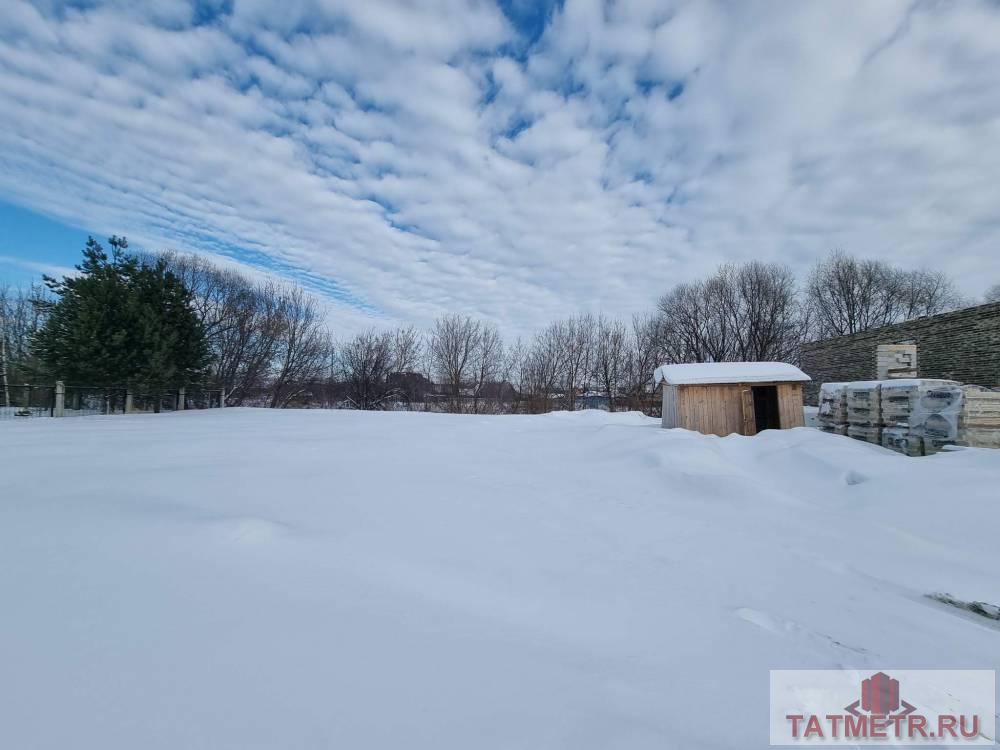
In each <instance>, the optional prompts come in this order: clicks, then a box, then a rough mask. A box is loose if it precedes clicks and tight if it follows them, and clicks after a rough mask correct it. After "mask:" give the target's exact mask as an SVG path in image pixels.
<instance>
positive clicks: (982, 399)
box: [957, 385, 1000, 448]
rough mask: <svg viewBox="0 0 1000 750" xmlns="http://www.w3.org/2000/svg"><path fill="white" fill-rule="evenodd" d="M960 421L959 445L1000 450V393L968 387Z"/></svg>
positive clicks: (978, 387)
mask: <svg viewBox="0 0 1000 750" xmlns="http://www.w3.org/2000/svg"><path fill="white" fill-rule="evenodd" d="M963 390H964V391H965V404H964V405H963V407H962V412H961V414H960V415H959V420H958V433H959V434H958V440H957V443H958V444H959V445H968V446H972V447H976V448H1000V391H991V390H988V389H986V388H981V387H980V386H977V385H967V386H965V388H964V389H963Z"/></svg>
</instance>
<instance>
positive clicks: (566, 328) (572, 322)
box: [559, 315, 595, 411]
mask: <svg viewBox="0 0 1000 750" xmlns="http://www.w3.org/2000/svg"><path fill="white" fill-rule="evenodd" d="M594 327H595V323H594V318H593V316H591V315H577V316H575V317H572V318H570V319H569V320H567V321H566V322H565V324H563V325H562V326H560V329H559V332H560V334H561V335H562V337H563V340H562V352H563V356H562V366H563V372H562V378H561V380H562V383H561V385H562V388H563V391H564V392H565V394H566V408H567V409H569V410H570V411H573V410H574V409H575V408H576V397H577V392H578V391H580V390H581V389H585V388H586V381H587V379H588V377H589V376H590V373H591V358H592V357H593V354H594V335H595V331H594Z"/></svg>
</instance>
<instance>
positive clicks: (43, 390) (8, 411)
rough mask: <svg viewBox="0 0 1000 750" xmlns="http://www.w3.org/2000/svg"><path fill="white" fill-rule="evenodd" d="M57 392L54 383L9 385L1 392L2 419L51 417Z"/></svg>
mask: <svg viewBox="0 0 1000 750" xmlns="http://www.w3.org/2000/svg"><path fill="white" fill-rule="evenodd" d="M55 392H56V389H55V386H53V385H8V386H7V387H6V388H4V389H3V392H0V419H14V418H15V417H51V416H52V415H53V413H54V411H55V403H56V402H55Z"/></svg>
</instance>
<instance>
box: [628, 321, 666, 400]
mask: <svg viewBox="0 0 1000 750" xmlns="http://www.w3.org/2000/svg"><path fill="white" fill-rule="evenodd" d="M629 333H630V335H629V336H628V337H627V338H626V350H625V357H624V358H623V363H622V368H623V371H624V373H625V381H624V383H623V385H624V386H625V389H626V391H627V393H628V395H629V399H630V400H631V402H632V403H631V406H632V408H636V409H645V408H646V407H648V405H649V396H650V394H651V392H652V385H653V371H654V370H655V369H656V368H657V367H658V366H659V365H660V364H662V362H660V360H661V359H662V357H661V353H660V346H659V344H660V341H661V340H662V337H661V335H660V333H659V321H658V320H657V318H656V317H655V316H650V315H636V316H634V317H633V318H632V329H631V331H630V332H629Z"/></svg>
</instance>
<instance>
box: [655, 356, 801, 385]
mask: <svg viewBox="0 0 1000 750" xmlns="http://www.w3.org/2000/svg"><path fill="white" fill-rule="evenodd" d="M653 379H654V380H655V381H656V384H657V385H659V384H660V382H661V381H663V382H665V383H666V384H667V385H706V384H710V383H761V382H774V381H781V382H786V381H804V380H812V378H810V377H809V376H808V375H806V374H805V373H804V372H802V370H800V369H799V368H798V367H796V366H795V365H790V364H787V363H785V362H698V363H694V364H686V365H663V366H661V367H657V368H656V372H654V373H653Z"/></svg>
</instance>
